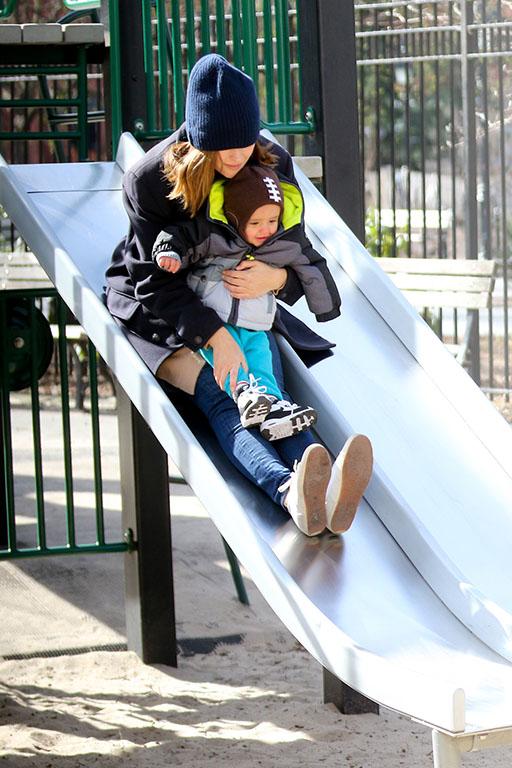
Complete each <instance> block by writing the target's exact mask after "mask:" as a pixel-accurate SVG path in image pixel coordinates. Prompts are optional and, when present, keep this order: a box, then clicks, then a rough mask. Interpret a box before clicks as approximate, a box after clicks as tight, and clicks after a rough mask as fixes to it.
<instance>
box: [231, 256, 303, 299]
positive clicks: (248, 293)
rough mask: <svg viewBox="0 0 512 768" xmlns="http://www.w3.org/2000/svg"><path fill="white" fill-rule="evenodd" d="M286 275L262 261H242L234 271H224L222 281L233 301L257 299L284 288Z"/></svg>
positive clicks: (279, 268)
mask: <svg viewBox="0 0 512 768" xmlns="http://www.w3.org/2000/svg"><path fill="white" fill-rule="evenodd" d="M287 277H288V273H287V272H286V269H283V268H281V267H272V266H271V265H270V264H265V262H263V261H258V260H257V259H254V260H246V261H242V262H241V263H240V264H239V265H238V267H236V268H235V269H226V270H224V272H223V273H222V279H223V281H224V285H225V286H226V288H227V290H228V291H229V293H230V294H231V296H232V297H233V298H234V299H257V298H258V297H259V296H263V295H264V294H265V293H270V291H279V290H281V288H283V287H284V285H285V283H286V280H287Z"/></svg>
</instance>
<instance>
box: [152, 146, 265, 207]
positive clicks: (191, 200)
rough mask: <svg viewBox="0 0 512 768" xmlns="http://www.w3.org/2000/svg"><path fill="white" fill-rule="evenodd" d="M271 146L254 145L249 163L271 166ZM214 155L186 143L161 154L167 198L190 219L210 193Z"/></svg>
mask: <svg viewBox="0 0 512 768" xmlns="http://www.w3.org/2000/svg"><path fill="white" fill-rule="evenodd" d="M271 146H272V145H271V144H268V145H267V146H263V145H262V144H259V143H256V144H255V146H254V152H253V154H252V156H251V159H252V160H253V161H255V162H256V163H261V164H263V165H270V166H274V165H275V164H276V163H277V157H276V156H275V155H273V154H272V153H271V152H270V147H271ZM216 154H217V153H216V152H205V151H203V150H199V149H196V148H195V147H193V146H192V144H190V143H189V142H188V141H179V142H177V143H176V144H171V146H170V147H169V148H168V150H167V152H166V154H165V157H164V169H163V173H164V176H165V178H166V179H167V181H168V182H169V184H170V185H171V187H172V189H171V191H170V192H169V194H168V195H167V197H168V198H169V200H178V201H179V202H180V203H181V204H182V206H183V208H184V210H185V211H186V212H187V213H188V214H189V215H190V216H195V215H196V213H197V212H198V210H199V209H200V207H201V206H202V204H203V203H204V201H205V200H206V198H207V197H208V195H209V193H210V189H211V186H212V184H213V180H214V177H215V156H216Z"/></svg>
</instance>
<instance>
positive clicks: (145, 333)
mask: <svg viewBox="0 0 512 768" xmlns="http://www.w3.org/2000/svg"><path fill="white" fill-rule="evenodd" d="M186 139H187V136H186V131H185V127H184V126H181V128H179V129H178V130H177V131H175V133H173V134H172V135H171V136H170V137H169V138H168V139H164V141H161V142H159V143H158V144H157V145H155V146H154V147H153V148H152V149H150V150H149V151H148V152H147V153H146V155H145V156H144V157H143V158H141V159H140V160H139V161H138V162H137V163H136V164H135V165H134V166H133V167H132V168H130V169H129V170H128V171H127V172H126V173H125V175H124V178H123V202H124V205H125V209H126V212H127V214H128V217H129V220H130V227H129V231H128V234H127V236H126V238H125V239H123V240H122V241H121V243H119V245H118V246H117V248H116V249H115V251H114V253H113V255H112V261H111V264H110V266H109V267H108V269H107V272H106V283H107V285H106V295H105V301H106V304H107V307H108V309H109V311H110V312H111V314H112V315H114V317H116V318H118V319H119V320H120V321H121V322H122V324H123V325H124V326H125V327H126V328H127V329H128V330H129V331H131V332H133V333H135V334H136V335H138V336H140V337H142V338H143V339H147V340H148V341H150V342H153V343H160V344H161V345H162V346H163V347H166V348H168V349H169V350H170V351H171V352H172V351H173V350H175V349H178V348H179V347H181V346H183V345H186V346H187V347H189V348H190V349H193V350H197V349H199V348H200V347H202V346H204V344H205V342H206V341H207V340H208V339H209V338H210V337H211V336H212V335H213V334H214V333H215V332H216V331H217V330H218V329H219V328H221V327H222V325H223V321H222V320H221V318H220V317H219V316H218V314H217V313H216V312H215V311H214V310H213V309H210V308H209V307H205V306H203V304H202V302H201V299H200V298H199V297H198V296H196V294H195V293H194V292H193V291H192V289H191V288H189V286H188V285H187V274H186V270H183V271H180V272H178V273H177V274H174V275H173V274H169V273H166V272H165V271H163V270H161V269H159V267H158V266H157V265H156V264H155V263H154V262H153V259H152V256H151V252H152V248H153V245H154V242H155V240H156V238H157V236H158V234H159V232H160V231H161V230H162V229H164V228H165V226H166V225H168V224H169V223H170V222H175V223H176V224H178V225H180V224H183V223H185V222H186V221H190V220H191V219H190V216H189V215H188V214H187V213H185V212H184V211H183V208H182V207H181V206H180V204H179V203H178V202H177V201H174V200H173V201H171V200H169V199H168V197H167V195H168V194H169V182H168V181H167V179H166V178H165V177H164V175H163V158H164V155H165V152H166V150H167V149H168V147H169V146H170V145H171V144H172V143H176V142H178V141H186ZM261 143H262V144H264V145H265V144H268V141H267V140H266V139H265V138H264V137H261ZM271 152H272V153H273V154H274V155H275V156H276V157H277V158H278V164H277V167H276V168H275V169H274V170H275V171H276V173H277V174H278V175H279V176H280V178H284V179H289V180H291V181H295V179H294V174H293V165H292V161H291V157H290V155H289V154H288V153H287V152H286V151H285V150H284V149H283V148H282V147H280V146H278V145H272V146H271ZM200 213H201V212H199V213H198V216H199V215H200ZM287 272H288V278H287V281H286V284H285V286H284V288H283V289H282V290H281V291H280V292H279V296H278V298H279V299H280V300H282V301H284V302H286V303H287V304H294V303H295V302H296V301H297V300H298V299H299V298H300V297H301V296H302V295H303V290H302V286H301V283H300V281H299V279H298V277H297V275H296V273H295V272H294V271H293V270H292V269H287ZM273 329H274V330H277V331H279V332H280V333H282V334H283V335H284V336H285V338H287V339H288V340H289V341H290V343H291V344H292V346H294V347H295V348H296V349H298V350H306V351H312V352H315V351H322V350H326V349H329V348H331V347H332V346H333V345H332V344H331V343H330V342H328V341H326V340H325V339H322V338H321V337H320V336H318V334H316V333H314V332H313V331H311V330H310V329H309V328H307V326H305V325H304V324H303V323H301V322H300V321H299V320H297V319H296V318H294V317H293V316H292V315H290V314H289V313H288V312H286V311H285V310H284V308H280V310H279V311H278V312H277V314H276V317H275V321H274V326H273ZM142 354H143V353H142ZM143 356H144V355H143Z"/></svg>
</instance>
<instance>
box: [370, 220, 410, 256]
mask: <svg viewBox="0 0 512 768" xmlns="http://www.w3.org/2000/svg"><path fill="white" fill-rule="evenodd" d="M365 236H366V237H365V240H366V248H367V250H368V252H369V253H370V254H371V255H372V256H406V255H407V232H406V231H405V230H404V229H401V228H400V227H395V229H394V230H393V227H386V226H384V225H383V224H381V223H380V222H379V211H378V210H377V209H376V208H370V209H369V210H368V211H367V213H366V220H365Z"/></svg>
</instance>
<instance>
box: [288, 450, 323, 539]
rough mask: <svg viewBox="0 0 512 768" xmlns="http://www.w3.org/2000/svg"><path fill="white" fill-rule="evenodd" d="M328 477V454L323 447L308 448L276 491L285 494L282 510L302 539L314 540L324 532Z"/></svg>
mask: <svg viewBox="0 0 512 768" xmlns="http://www.w3.org/2000/svg"><path fill="white" fill-rule="evenodd" d="M330 476H331V458H330V456H329V453H328V451H327V449H326V448H324V446H323V445H320V444H319V443H314V444H313V445H308V447H307V448H306V450H305V451H304V453H303V455H302V459H301V460H300V461H299V462H296V463H295V466H294V469H293V472H292V473H291V475H290V477H289V479H288V480H287V481H286V482H285V483H283V485H281V487H280V488H279V490H280V491H286V490H287V491H288V493H287V494H286V497H285V500H284V506H285V507H286V509H287V510H288V512H289V513H290V516H291V517H292V519H293V521H294V522H295V525H296V526H297V528H299V530H301V531H302V533H305V534H306V536H316V535H317V534H319V533H322V531H323V530H324V529H325V524H326V517H325V494H326V491H327V485H328V483H329V478H330Z"/></svg>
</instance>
